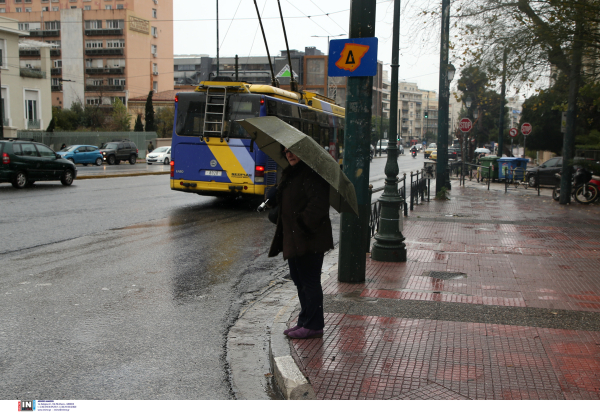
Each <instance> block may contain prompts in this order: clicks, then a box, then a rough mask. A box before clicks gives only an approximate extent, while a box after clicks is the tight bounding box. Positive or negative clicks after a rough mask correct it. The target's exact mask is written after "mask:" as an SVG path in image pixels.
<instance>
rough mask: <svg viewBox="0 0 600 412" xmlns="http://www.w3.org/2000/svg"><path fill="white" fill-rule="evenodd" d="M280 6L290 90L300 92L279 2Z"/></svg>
mask: <svg viewBox="0 0 600 412" xmlns="http://www.w3.org/2000/svg"><path fill="white" fill-rule="evenodd" d="M277 5H278V6H279V16H280V17H281V26H282V27H283V37H284V38H285V50H286V51H287V57H288V64H289V66H290V89H291V90H292V91H293V92H297V91H298V82H297V81H296V80H294V70H293V69H292V58H291V57H290V46H288V41H287V34H286V32H285V23H284V22H283V14H282V13H281V3H280V2H279V0H277Z"/></svg>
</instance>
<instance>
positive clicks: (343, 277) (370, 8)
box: [338, 0, 376, 283]
mask: <svg viewBox="0 0 600 412" xmlns="http://www.w3.org/2000/svg"><path fill="white" fill-rule="evenodd" d="M375 6H376V0H352V1H351V3H350V32H349V37H350V38H360V37H374V36H375ZM372 94H373V77H372V76H359V77H349V78H348V94H347V97H346V127H345V131H344V173H345V174H346V176H348V179H350V181H351V182H352V183H353V184H354V189H355V190H356V199H357V201H358V211H359V216H358V217H357V216H356V215H354V214H353V213H342V215H341V219H340V246H339V260H338V268H339V269H338V281H340V282H351V283H357V282H364V281H365V272H366V266H367V256H366V253H365V250H367V247H366V246H367V245H366V244H365V242H366V241H367V239H366V236H365V235H366V232H367V229H368V226H369V216H370V206H371V200H370V196H369V170H370V159H369V152H370V136H371V103H372Z"/></svg>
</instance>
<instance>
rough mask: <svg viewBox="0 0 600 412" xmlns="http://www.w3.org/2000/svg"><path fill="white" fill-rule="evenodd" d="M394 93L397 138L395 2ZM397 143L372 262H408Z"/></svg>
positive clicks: (392, 128)
mask: <svg viewBox="0 0 600 412" xmlns="http://www.w3.org/2000/svg"><path fill="white" fill-rule="evenodd" d="M392 27H393V28H392V30H393V38H392V64H391V70H392V85H391V86H392V90H391V95H390V124H389V133H390V135H392V134H393V135H395V134H396V128H397V125H398V67H399V64H398V55H399V49H400V0H394V24H393V26H392ZM397 145H398V143H397V141H396V139H395V138H394V139H389V140H388V149H387V150H388V156H387V162H386V163H385V188H384V190H383V194H382V195H381V197H380V198H379V202H380V203H381V220H380V228H379V231H378V232H377V234H376V235H375V243H374V244H373V249H372V250H371V257H372V258H373V260H376V261H379V262H406V245H405V244H404V236H403V235H402V228H403V227H402V222H403V220H402V214H401V213H400V210H401V205H402V203H403V202H404V199H402V197H401V196H400V194H399V193H398V183H397V179H398V172H399V170H400V169H399V167H398V146H397Z"/></svg>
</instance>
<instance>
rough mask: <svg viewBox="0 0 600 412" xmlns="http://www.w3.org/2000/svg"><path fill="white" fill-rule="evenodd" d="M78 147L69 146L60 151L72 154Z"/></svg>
mask: <svg viewBox="0 0 600 412" xmlns="http://www.w3.org/2000/svg"><path fill="white" fill-rule="evenodd" d="M78 147H79V146H69V147H66V148H64V149H63V150H62V152H72V151H73V150H75V149H77V148H78Z"/></svg>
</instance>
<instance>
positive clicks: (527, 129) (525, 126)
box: [521, 123, 531, 135]
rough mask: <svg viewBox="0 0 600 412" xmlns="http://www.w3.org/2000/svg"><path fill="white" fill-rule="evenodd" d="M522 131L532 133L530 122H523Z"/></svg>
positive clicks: (525, 133) (526, 133)
mask: <svg viewBox="0 0 600 412" xmlns="http://www.w3.org/2000/svg"><path fill="white" fill-rule="evenodd" d="M521 133H523V134H524V135H528V134H529V133H531V125H530V124H529V123H523V124H522V125H521Z"/></svg>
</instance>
